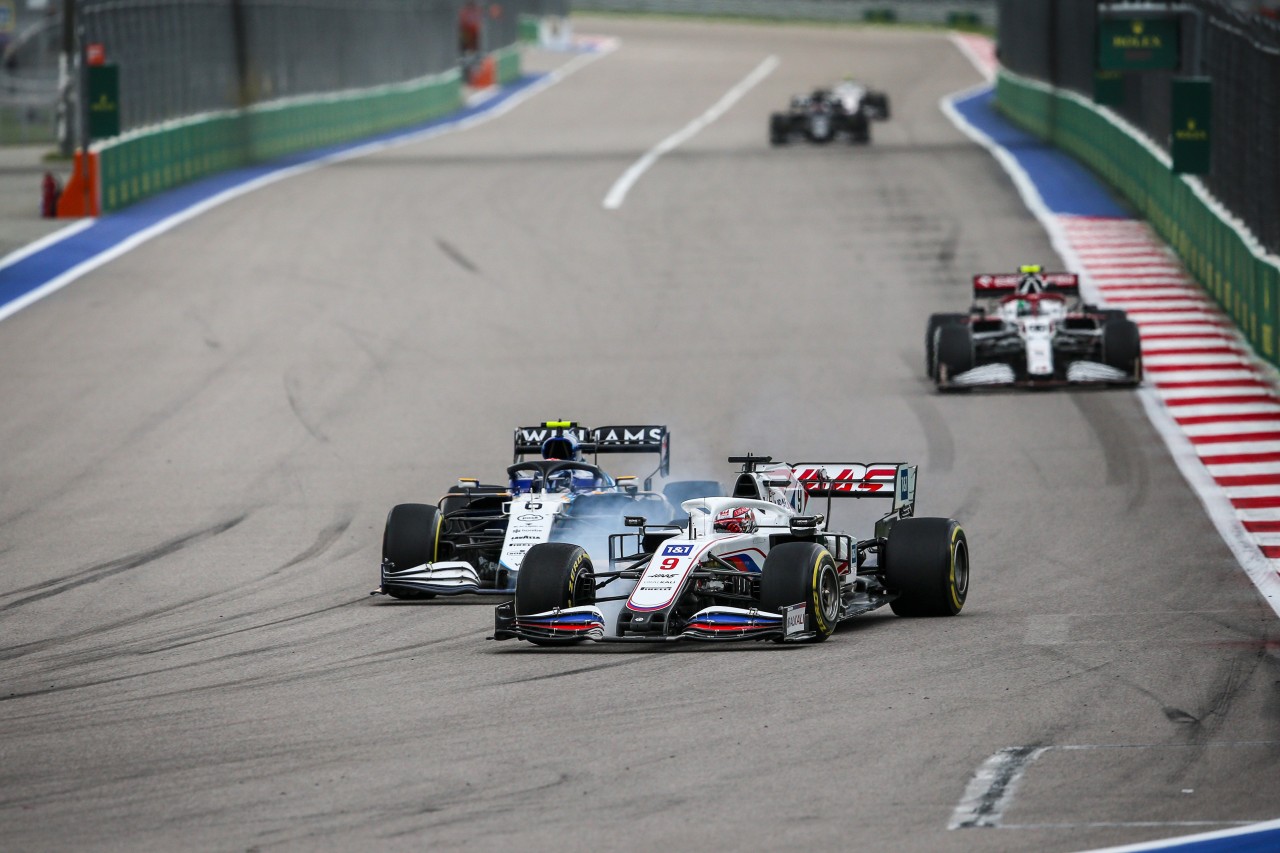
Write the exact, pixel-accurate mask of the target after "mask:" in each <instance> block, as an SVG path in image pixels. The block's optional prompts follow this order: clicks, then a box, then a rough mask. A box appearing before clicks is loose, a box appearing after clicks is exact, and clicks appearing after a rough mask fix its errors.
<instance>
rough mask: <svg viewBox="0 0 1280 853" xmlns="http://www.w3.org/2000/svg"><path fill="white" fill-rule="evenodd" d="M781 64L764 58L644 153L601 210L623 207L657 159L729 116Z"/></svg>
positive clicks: (611, 192)
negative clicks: (679, 127) (629, 193)
mask: <svg viewBox="0 0 1280 853" xmlns="http://www.w3.org/2000/svg"><path fill="white" fill-rule="evenodd" d="M780 62H781V60H779V59H778V57H776V56H768V57H765V60H764V61H763V62H761V63H760V64H759V65H757V66H756V67H755V70H754V71H752V72H751V73H750V74H748V75H747V76H746V77H744V78H742V80H740V81H738V83H737V84H736V85H735V86H734V87H733V88H732V89H730V90H729V91H728V92H725V93H724V95H723V96H722V97H721V98H720V100H718V101H716V102H715V103H714V104H712V105H711V108H710V109H708V110H707V111H706V112H704V113H703V114H702V115H700V116H698V117H697V118H695V119H694V120H693V121H691V122H689V123H688V124H687V125H685V126H684V127H683V128H681V129H680V130H678V131H676V132H675V133H673V134H671V135H670V136H668V137H667V138H666V139H664V140H662V141H661V142H659V143H658V144H657V145H655V146H653V147H652V148H650V149H649V150H648V151H647V152H645V155H644V156H643V157H641V158H640V159H639V160H637V161H636V162H634V163H632V164H631V166H630V168H628V169H627V171H625V172H623V173H622V177H620V178H618V180H616V181H614V183H613V186H612V187H610V188H609V193H608V195H606V196H605V197H604V202H603V204H604V209H605V210H617V209H618V208H620V207H622V203H623V202H624V201H626V198H627V193H628V192H630V190H631V187H632V186H633V185H634V184H635V182H636V181H638V180H640V177H641V175H643V174H644V173H645V172H647V171H648V170H649V167H650V166H652V165H653V164H654V163H656V162H658V158H659V157H661V156H662V155H663V154H668V153H670V152H671V151H674V150H675V149H676V148H678V147H680V146H681V145H683V144H684V143H686V142H688V141H689V140H690V139H692V138H693V137H695V136H697V135H698V133H699V132H700V131H701V130H702V129H703V128H704V127H706V126H707V125H709V124H711V123H712V122H713V121H715V120H716V119H718V118H720V116H722V115H724V114H725V113H726V112H728V111H729V108H730V107H732V106H733V105H734V104H736V103H737V102H738V101H739V100H740V99H741V98H742V96H743V95H745V94H747V92H749V91H751V89H752V88H754V87H755V85H756V84H757V83H759V82H760V81H761V80H763V79H764V78H766V77H768V76H769V75H770V74H772V73H773V69H775V68H777V67H778V65H779V63H780Z"/></svg>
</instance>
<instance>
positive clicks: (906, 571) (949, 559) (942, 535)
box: [883, 518, 969, 616]
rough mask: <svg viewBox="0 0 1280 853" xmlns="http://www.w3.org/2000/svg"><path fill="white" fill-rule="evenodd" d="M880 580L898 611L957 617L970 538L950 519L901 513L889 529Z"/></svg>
mask: <svg viewBox="0 0 1280 853" xmlns="http://www.w3.org/2000/svg"><path fill="white" fill-rule="evenodd" d="M883 559H884V564H885V572H884V585H885V587H887V588H888V589H889V591H890V592H896V593H898V598H895V599H894V600H893V601H891V602H890V603H889V606H890V607H891V608H893V612H894V613H896V614H898V615H899V616H955V615H956V614H958V613H959V612H960V611H961V609H963V608H964V602H965V599H966V598H967V597H968V595H969V542H968V540H967V539H966V538H965V535H964V528H962V527H961V526H960V524H959V523H958V522H956V521H955V520H954V519H950V518H904V519H901V520H899V521H897V522H895V523H894V525H893V527H891V528H889V538H888V541H887V542H886V543H885V554H884V557H883Z"/></svg>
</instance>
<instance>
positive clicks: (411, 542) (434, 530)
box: [382, 504, 443, 601]
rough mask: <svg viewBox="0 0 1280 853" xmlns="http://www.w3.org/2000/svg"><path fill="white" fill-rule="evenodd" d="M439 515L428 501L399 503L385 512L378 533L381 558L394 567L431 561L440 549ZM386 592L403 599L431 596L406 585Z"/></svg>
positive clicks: (405, 567)
mask: <svg viewBox="0 0 1280 853" xmlns="http://www.w3.org/2000/svg"><path fill="white" fill-rule="evenodd" d="M442 526H443V517H442V516H441V515H440V510H438V509H436V508H435V507H433V506H430V505H429V504H399V505H397V506H394V507H392V508H391V512H390V513H389V514H388V515H387V526H386V528H385V529H384V530H383V532H382V559H383V561H385V562H390V563H391V565H393V566H395V567H396V568H398V569H411V568H413V567H414V566H421V565H422V564H423V563H434V562H435V561H436V559H437V557H438V555H439V552H440V531H441V527H442ZM386 593H387V595H389V596H391V597H392V598H399V599H401V600H403V601H420V600H423V599H427V598H435V597H436V595H435V593H434V592H423V591H422V590H420V589H411V588H409V587H391V588H389V589H387V590H386Z"/></svg>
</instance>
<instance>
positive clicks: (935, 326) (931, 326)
mask: <svg viewBox="0 0 1280 853" xmlns="http://www.w3.org/2000/svg"><path fill="white" fill-rule="evenodd" d="M968 318H969V315H968V314H955V313H951V314H930V315H929V322H928V323H927V324H926V325H925V329H924V369H925V372H926V373H928V374H929V378H930V379H933V378H935V377H936V376H937V374H938V364H937V360H936V359H935V357H934V347H935V346H936V344H937V342H938V330H939V329H940V328H942V327H943V326H956V325H959V324H961V323H964V322H965V321H966V320H968Z"/></svg>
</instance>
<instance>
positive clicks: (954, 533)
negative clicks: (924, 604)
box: [947, 524, 964, 611]
mask: <svg viewBox="0 0 1280 853" xmlns="http://www.w3.org/2000/svg"><path fill="white" fill-rule="evenodd" d="M963 532H964V531H963V529H962V528H961V527H960V525H958V524H957V525H956V526H955V527H953V528H951V547H950V548H948V549H947V551H948V554H949V556H950V558H951V570H950V572H949V573H948V575H947V592H948V593H949V594H950V596H951V605H952V606H953V607H955V609H956V610H957V611H959V610H960V608H962V607H964V602H963V601H961V600H960V589H959V588H958V587H957V586H956V546H957V544H958V543H959V540H960V534H961V533H963Z"/></svg>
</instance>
